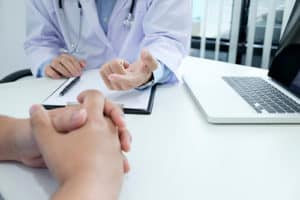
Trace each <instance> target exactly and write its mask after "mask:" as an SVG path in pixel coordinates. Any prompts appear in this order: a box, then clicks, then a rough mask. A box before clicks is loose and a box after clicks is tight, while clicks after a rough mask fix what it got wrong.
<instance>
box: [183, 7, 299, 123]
mask: <svg viewBox="0 0 300 200" xmlns="http://www.w3.org/2000/svg"><path fill="white" fill-rule="evenodd" d="M296 4H297V5H298V4H299V2H298V3H296ZM295 18H296V19H297V20H295ZM299 19H300V8H299V6H297V7H296V8H294V11H293V14H292V17H291V18H290V20H289V21H290V23H289V24H288V26H287V30H291V29H290V26H293V28H297V29H299V30H300V28H299V27H295V26H294V25H292V22H293V21H299ZM298 25H299V24H298ZM292 32H295V33H296V32H298V31H292ZM285 35H286V36H287V37H289V39H288V40H289V43H295V42H296V43H298V41H299V40H298V39H299V37H300V35H299V34H294V36H295V37H298V38H294V39H290V37H291V34H287V33H286V34H285ZM283 39H285V38H283ZM285 40H286V39H285ZM282 46H283V47H285V48H282V49H279V51H278V52H280V55H279V56H278V57H276V58H275V60H274V61H273V63H272V66H271V67H270V70H269V72H268V75H266V74H265V73H264V72H263V70H258V69H255V68H250V67H243V66H237V65H231V64H222V63H219V62H212V61H205V60H199V64H197V61H196V59H195V60H193V59H192V58H188V59H187V60H186V61H185V62H186V63H185V64H184V66H185V72H184V75H183V79H184V82H185V83H186V85H187V86H188V88H189V90H190V91H191V93H192V95H193V97H194V99H195V100H196V102H197V103H199V105H200V107H201V109H202V110H203V112H204V114H205V115H206V117H207V120H208V121H209V122H211V123H225V124H226V123H233V124H235V123H255V124H257V123H280V124H284V123H288V124H289V123H299V124H300V98H299V97H300V45H289V44H284V45H282ZM197 65H198V66H197ZM200 65H205V66H200Z"/></svg>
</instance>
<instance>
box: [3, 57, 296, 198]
mask: <svg viewBox="0 0 300 200" xmlns="http://www.w3.org/2000/svg"><path fill="white" fill-rule="evenodd" d="M191 64H197V65H199V67H202V68H203V73H205V69H207V68H210V69H213V68H214V67H215V68H216V70H227V71H230V70H249V73H260V74H261V73H265V71H260V70H255V69H248V68H237V67H236V66H235V65H231V64H225V63H224V64H220V63H215V62H213V61H206V60H200V59H196V60H195V59H191V58H188V59H187V60H185V64H184V66H186V65H187V66H188V65H191ZM59 83H60V82H59V81H56V82H55V81H49V80H41V81H36V80H33V81H25V82H17V83H14V84H10V85H0V99H1V105H0V113H2V114H9V115H13V116H18V117H25V116H27V115H28V114H27V110H28V108H29V106H30V105H31V104H33V103H37V102H41V101H42V100H43V98H45V97H46V96H47V94H48V90H50V89H53V88H55V87H56V86H57V85H58V84H59ZM126 118H127V122H128V126H129V128H130V130H131V132H132V135H133V146H132V152H131V153H130V154H129V160H130V162H131V165H132V170H131V172H130V174H129V175H128V176H127V177H126V181H125V183H124V187H123V191H122V194H121V198H120V199H121V200H142V199H143V200H154V199H156V200H167V199H170V200H171V199H172V200H186V199H197V200H198V199H203V200H220V199H222V200H224V199H225V200H227V199H228V200H241V199H243V200H247V199H249V200H254V199H255V200H259V199H261V200H266V199H271V200H277V199H278V200H282V199H288V200H292V199H295V200H296V199H297V200H298V199H300V189H299V187H300V126H299V125H276V126H268V125H257V126H255V125H238V126H234V125H211V124H208V123H206V121H205V119H204V118H203V116H202V114H201V113H200V112H199V110H198V108H197V106H196V104H195V103H194V102H193V101H192V99H191V98H190V95H189V93H188V92H187V90H186V88H185V86H184V85H182V84H179V85H177V86H174V87H170V86H163V87H160V88H159V89H158V91H157V95H156V98H155V104H154V110H153V114H152V115H151V116H134V115H129V116H127V117H126ZM55 188H56V183H55V181H54V180H53V178H52V177H51V175H49V173H48V172H47V170H36V169H29V168H26V167H23V166H21V165H16V164H0V191H1V193H2V194H3V196H4V197H5V198H6V199H8V200H14V199H22V200H26V199H30V200H32V199H39V200H43V199H48V198H49V195H50V194H51V193H52V192H53V191H55Z"/></svg>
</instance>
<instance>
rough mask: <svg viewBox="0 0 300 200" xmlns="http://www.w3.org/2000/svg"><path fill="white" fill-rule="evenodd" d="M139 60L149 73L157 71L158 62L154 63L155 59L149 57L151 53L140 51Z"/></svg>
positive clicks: (144, 50)
mask: <svg viewBox="0 0 300 200" xmlns="http://www.w3.org/2000/svg"><path fill="white" fill-rule="evenodd" d="M141 59H142V62H143V63H144V64H145V65H146V66H147V68H148V70H149V71H150V72H153V71H154V70H156V69H157V67H158V62H157V61H156V59H155V58H154V57H153V56H152V55H151V53H150V52H149V51H148V50H146V49H143V50H142V53H141Z"/></svg>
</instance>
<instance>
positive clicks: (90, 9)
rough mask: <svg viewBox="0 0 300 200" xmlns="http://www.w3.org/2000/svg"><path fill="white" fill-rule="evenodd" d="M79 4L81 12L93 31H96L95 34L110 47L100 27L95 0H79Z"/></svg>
mask: <svg viewBox="0 0 300 200" xmlns="http://www.w3.org/2000/svg"><path fill="white" fill-rule="evenodd" d="M81 5H82V9H83V13H84V15H85V16H86V18H87V21H88V23H89V24H90V26H91V27H93V29H94V31H95V32H96V35H97V36H98V37H99V39H100V40H101V41H102V42H103V43H104V44H105V45H106V46H107V47H110V48H112V47H111V44H110V42H109V41H108V39H107V37H106V35H105V33H104V31H103V30H102V28H101V27H100V22H99V18H98V14H97V8H96V2H95V0H83V1H81Z"/></svg>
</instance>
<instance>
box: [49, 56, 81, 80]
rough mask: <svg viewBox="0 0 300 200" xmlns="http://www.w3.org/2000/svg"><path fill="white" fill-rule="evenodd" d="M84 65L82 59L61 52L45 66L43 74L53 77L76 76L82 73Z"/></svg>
mask: <svg viewBox="0 0 300 200" xmlns="http://www.w3.org/2000/svg"><path fill="white" fill-rule="evenodd" d="M85 67H86V62H85V61H84V60H78V59H77V58H75V57H74V56H72V55H69V54H66V53H63V54H61V55H59V56H58V57H56V58H55V59H53V60H52V62H51V63H50V64H49V65H48V66H46V68H45V74H46V76H47V77H49V78H53V79H60V78H70V77H77V76H80V75H81V74H82V71H83V69H84V68H85Z"/></svg>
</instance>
